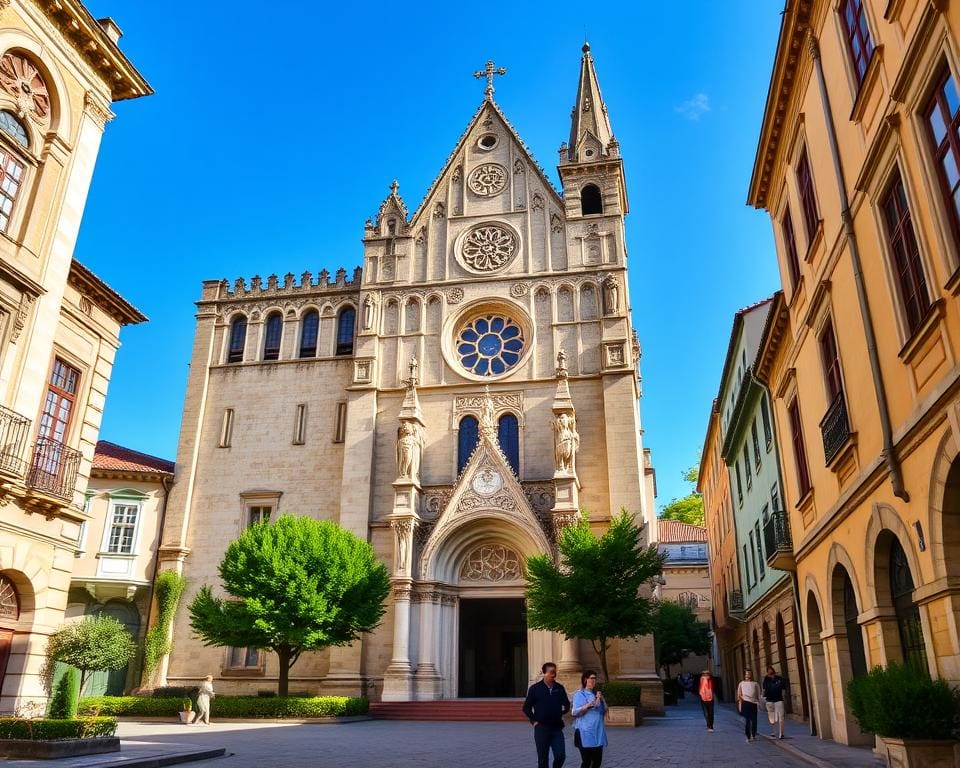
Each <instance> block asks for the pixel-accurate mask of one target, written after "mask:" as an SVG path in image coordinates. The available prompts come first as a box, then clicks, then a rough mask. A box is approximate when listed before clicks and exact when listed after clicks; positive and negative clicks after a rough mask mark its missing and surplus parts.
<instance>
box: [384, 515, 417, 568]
mask: <svg viewBox="0 0 960 768" xmlns="http://www.w3.org/2000/svg"><path fill="white" fill-rule="evenodd" d="M415 526H416V521H415V520H413V519H411V518H405V519H401V520H391V521H390V527H391V528H392V529H393V535H394V536H395V537H396V540H397V561H396V566H395V569H394V570H395V572H396V573H405V572H406V570H407V568H408V567H409V565H410V562H409V557H410V555H411V553H412V549H413V546H412V545H413V530H414V527H415Z"/></svg>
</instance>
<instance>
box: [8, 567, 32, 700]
mask: <svg viewBox="0 0 960 768" xmlns="http://www.w3.org/2000/svg"><path fill="white" fill-rule="evenodd" d="M34 605H35V600H34V591H33V587H32V585H31V583H30V580H29V579H28V578H27V577H26V575H25V574H23V573H22V572H21V571H15V570H4V571H0V713H12V712H13V711H14V709H15V707H16V705H15V702H16V701H17V698H18V696H19V695H20V683H21V681H22V678H23V675H24V673H25V672H26V665H27V658H28V657H27V645H28V643H29V640H30V630H31V628H32V625H33V616H34Z"/></svg>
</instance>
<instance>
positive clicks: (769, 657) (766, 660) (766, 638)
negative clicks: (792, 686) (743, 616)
mask: <svg viewBox="0 0 960 768" xmlns="http://www.w3.org/2000/svg"><path fill="white" fill-rule="evenodd" d="M761 633H762V635H763V665H762V666H761V667H760V669H759V670H757V679H760V677H761V676H762V675H765V674H767V667H772V666H773V649H772V648H771V643H770V625H769V624H767V622H763V629H762V630H761ZM781 674H782V673H781Z"/></svg>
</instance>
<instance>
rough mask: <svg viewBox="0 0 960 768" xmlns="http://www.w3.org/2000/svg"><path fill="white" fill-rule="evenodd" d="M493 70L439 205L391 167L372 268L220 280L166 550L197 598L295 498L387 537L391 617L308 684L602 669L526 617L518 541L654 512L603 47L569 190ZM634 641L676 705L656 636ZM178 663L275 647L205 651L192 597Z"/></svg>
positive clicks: (541, 547)
mask: <svg viewBox="0 0 960 768" xmlns="http://www.w3.org/2000/svg"><path fill="white" fill-rule="evenodd" d="M496 71H497V70H496V68H495V67H494V65H493V64H492V63H491V64H489V65H488V72H489V73H490V74H489V80H488V87H487V92H486V97H485V98H484V99H483V100H482V101H481V103H480V105H479V108H478V109H477V111H476V113H475V114H474V115H473V117H472V118H471V120H470V122H469V124H468V125H467V127H466V130H465V131H464V133H463V135H462V136H461V138H460V140H459V141H458V142H457V145H456V146H455V147H454V149H453V151H452V153H450V155H449V158H448V160H447V162H446V164H445V165H444V166H443V168H442V169H441V170H440V173H439V174H438V176H437V178H436V180H435V181H434V182H433V184H432V185H431V186H430V188H429V189H428V190H427V191H426V194H425V195H424V197H423V201H422V202H421V203H420V205H419V206H418V207H417V208H416V210H414V211H413V212H412V213H411V212H410V211H408V208H407V205H406V203H405V202H404V200H403V198H402V197H401V196H400V192H399V188H398V185H397V184H396V183H394V184H393V186H392V187H391V191H390V194H389V196H388V197H387V198H386V200H384V201H383V203H382V205H381V206H380V208H379V211H378V212H377V215H376V216H375V217H374V218H373V219H371V220H370V221H368V222H367V223H366V227H365V230H364V240H363V255H362V261H363V266H362V268H357V269H356V270H354V271H353V272H352V273H350V274H348V273H347V272H346V271H345V270H342V269H341V270H339V271H338V272H337V273H336V275H330V274H328V273H327V271H326V270H324V271H322V272H321V273H320V274H319V275H318V276H315V275H312V274H311V273H310V272H304V273H303V274H302V275H299V276H295V275H293V274H287V275H285V276H281V277H278V276H276V275H270V276H269V277H267V278H265V279H262V278H260V277H254V278H253V279H252V280H244V279H238V280H237V281H236V282H235V283H232V284H231V283H227V282H226V281H223V282H220V281H211V282H207V283H204V285H203V290H202V294H201V297H200V301H199V302H198V304H197V306H198V314H197V331H196V338H195V342H194V350H193V358H192V362H191V366H190V377H189V379H188V385H187V395H186V402H185V406H184V413H183V425H182V429H181V438H180V446H179V449H178V455H177V479H176V484H175V486H174V488H173V491H172V494H171V498H170V504H169V509H168V512H167V518H166V525H165V528H164V534H163V541H162V545H161V549H160V559H161V565H160V567H161V569H163V568H167V567H170V568H176V569H178V570H181V571H182V572H183V573H184V574H185V575H186V577H187V579H188V581H189V587H188V592H187V594H186V595H185V597H184V604H186V603H188V602H189V600H190V599H191V598H192V597H193V594H194V593H195V592H196V590H197V589H198V588H199V587H200V586H201V585H202V584H204V583H210V584H214V585H216V584H217V565H218V563H219V561H220V559H221V557H222V555H223V553H224V550H225V548H226V546H227V544H228V543H229V542H230V541H231V540H232V539H234V538H235V537H236V536H237V535H238V534H239V533H240V532H241V531H242V530H243V528H244V527H245V526H247V525H249V524H250V522H251V521H255V520H261V519H264V518H273V517H274V516H275V515H276V514H278V513H281V512H288V513H293V514H297V515H310V516H314V517H317V518H326V519H332V520H335V521H337V522H338V523H339V524H340V525H342V526H344V527H345V528H347V529H349V530H351V531H353V532H354V533H356V534H357V535H359V536H361V537H363V538H365V539H369V540H370V541H371V542H372V543H373V546H374V548H375V549H376V551H377V553H378V554H379V556H380V557H381V558H382V559H383V560H384V561H385V562H386V563H388V565H389V568H390V571H391V573H392V577H393V582H394V590H393V596H392V599H391V601H390V605H389V609H388V612H387V615H386V617H385V619H384V621H383V623H382V624H381V625H380V627H379V628H378V629H377V631H376V632H374V633H373V634H371V635H370V636H368V637H366V638H365V639H364V640H363V642H362V643H361V642H358V643H356V644H355V645H354V646H352V647H349V648H339V649H333V650H331V651H329V652H323V653H313V654H305V655H304V656H303V657H302V658H301V659H300V660H299V661H298V662H297V664H296V665H295V666H294V667H293V669H292V670H291V677H290V686H291V690H294V691H296V690H308V691H322V692H325V693H350V694H357V693H361V692H362V693H367V694H370V695H371V696H372V697H373V698H375V699H376V698H381V697H382V698H383V699H387V700H410V699H435V698H456V697H474V696H504V695H506V696H517V695H521V694H522V693H523V692H524V691H525V688H526V686H527V684H528V682H529V681H530V680H533V679H535V678H536V677H537V674H538V672H539V668H540V665H541V664H542V663H543V662H544V661H547V660H555V661H557V662H559V664H560V670H561V678H564V679H566V680H567V681H568V682H574V681H576V682H577V683H579V678H578V677H576V675H577V673H578V671H579V670H580V668H581V666H582V665H583V664H586V663H589V664H595V663H596V660H595V659H594V658H593V654H592V651H591V650H590V645H589V643H587V642H583V643H578V642H576V641H570V642H562V641H561V638H560V637H558V636H555V635H553V634H550V633H545V632H535V631H532V630H529V629H528V628H527V627H526V624H525V619H524V603H523V598H524V587H525V585H524V579H523V573H522V569H521V562H522V560H523V558H524V557H526V556H527V555H531V554H534V553H540V552H552V551H553V550H554V542H555V536H556V531H557V529H558V528H559V527H561V526H563V525H565V524H566V523H568V522H569V521H570V520H572V519H574V518H575V517H576V516H577V515H578V514H579V510H580V509H583V510H585V512H586V513H587V514H589V516H590V520H591V521H592V522H593V524H594V525H595V526H596V528H597V529H598V530H602V529H603V528H604V526H606V525H607V521H608V520H609V517H610V514H611V513H616V512H618V511H619V510H620V508H621V507H624V508H626V509H628V510H630V511H631V512H633V513H635V514H636V515H637V516H638V517H639V518H640V519H641V520H643V521H645V522H647V523H653V514H654V511H653V509H652V503H650V502H649V500H650V499H651V497H652V495H653V473H652V467H647V466H645V463H644V453H643V444H642V431H641V425H640V414H639V409H638V397H639V378H638V368H637V365H638V361H639V344H638V343H637V340H636V336H635V333H634V329H633V325H632V322H631V318H630V297H629V292H628V283H627V253H626V242H625V234H624V216H625V215H626V213H627V198H626V187H625V183H624V175H623V160H622V159H621V156H620V147H619V144H618V142H617V140H616V139H615V138H614V137H613V133H612V129H611V126H610V121H609V117H608V114H607V108H606V105H605V104H604V102H603V99H602V97H601V94H600V89H599V85H598V83H597V79H596V73H595V70H594V65H593V60H592V58H591V54H590V52H589V48H588V46H585V47H584V53H583V57H582V62H581V67H580V79H579V85H578V88H577V94H576V107H575V109H574V113H573V120H572V125H571V126H570V134H569V135H570V138H569V142H568V143H567V142H565V143H564V144H563V146H562V147H561V149H560V153H559V156H560V162H559V174H560V178H561V181H562V188H561V189H560V190H557V189H555V188H554V187H553V185H552V184H551V183H550V181H549V180H548V178H547V177H546V175H545V174H544V172H543V171H542V169H541V168H540V167H539V166H538V164H537V162H536V161H535V160H534V159H533V157H532V156H531V155H530V152H529V151H528V150H527V149H526V147H525V146H524V144H523V142H522V141H521V139H520V138H519V136H518V135H517V133H516V131H515V130H514V128H513V127H512V126H511V124H510V123H509V122H508V121H507V119H506V117H505V116H504V115H503V113H502V112H501V110H500V108H499V107H498V105H497V104H496V102H495V101H494V99H493V86H492V78H493V76H494V75H493V73H495V72H496ZM571 74H572V73H571ZM435 154H436V155H438V156H439V155H441V152H440V151H437V152H436V153H435ZM651 527H652V526H651ZM651 527H648V531H650V530H651ZM652 538H653V536H652V535H651V539H652ZM611 656H612V668H613V670H614V671H615V673H616V675H617V677H619V678H621V679H630V680H637V681H640V682H641V683H643V684H645V685H646V686H647V687H648V688H649V691H650V694H649V696H650V702H649V704H650V706H651V708H660V707H662V696H661V691H660V684H659V681H658V680H657V678H656V674H655V669H654V661H653V654H652V641H651V639H650V638H649V637H647V638H643V639H640V640H631V641H624V642H620V643H618V644H615V646H614V648H613V650H612V652H611ZM163 672H164V673H165V677H166V681H167V682H169V683H171V684H177V683H181V682H186V681H194V680H196V679H198V678H200V677H202V676H203V675H206V674H208V673H209V674H212V675H214V677H215V678H216V683H215V684H216V686H217V687H218V690H223V691H255V690H258V689H261V688H265V689H273V688H275V686H276V683H275V680H276V677H277V666H276V659H275V657H274V656H273V655H271V654H266V653H262V652H258V651H257V650H256V649H220V648H205V647H203V646H202V645H201V644H200V643H199V642H198V641H197V640H195V639H192V638H191V632H190V629H189V625H188V616H187V612H186V611H185V610H181V611H180V612H179V615H178V617H177V620H176V623H175V631H174V647H173V653H172V655H171V657H170V658H169V664H168V665H167V666H166V667H165V669H164V670H163Z"/></svg>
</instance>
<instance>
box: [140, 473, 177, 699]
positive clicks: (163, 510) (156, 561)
mask: <svg viewBox="0 0 960 768" xmlns="http://www.w3.org/2000/svg"><path fill="white" fill-rule="evenodd" d="M172 486H173V478H172V477H167V476H163V477H161V478H160V487H161V488H163V505H162V506H161V507H160V526H159V528H158V531H159V533H160V537H161V538H160V539H157V546H158V547H159V545H160V541H161V539H162V537H163V523H164V520H165V519H166V517H167V501H168V500H169V499H170V488H171V487H172ZM159 570H160V553H159V552H157V553H156V554H155V555H154V557H153V575H152V576H151V577H150V597H149V598H148V600H147V622H146V624H145V625H144V634H143V637H144V640H146V637H147V634H146V633H147V632H149V631H150V620H151V619H152V618H153V594H154V591H155V590H156V588H157V572H158V571H159ZM146 658H147V646H146V642H144V643H143V644H142V645H141V646H140V683H141V685H142V684H143V664H144V661H146ZM138 687H140V686H138Z"/></svg>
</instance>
